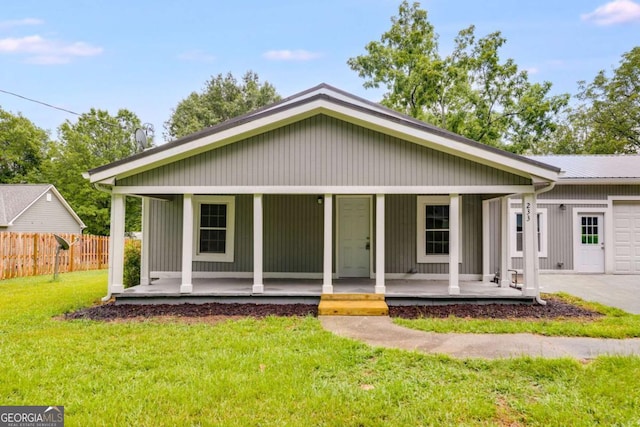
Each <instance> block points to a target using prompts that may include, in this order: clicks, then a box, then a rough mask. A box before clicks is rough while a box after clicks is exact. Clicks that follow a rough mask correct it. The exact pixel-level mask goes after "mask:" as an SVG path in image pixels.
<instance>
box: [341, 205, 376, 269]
mask: <svg viewBox="0 0 640 427" xmlns="http://www.w3.org/2000/svg"><path fill="white" fill-rule="evenodd" d="M370 221H371V197H340V198H338V251H337V252H338V254H337V255H338V275H339V277H369V276H370V260H371V238H370V237H371V235H370V233H371V222H370Z"/></svg>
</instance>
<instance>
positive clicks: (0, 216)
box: [0, 184, 86, 234]
mask: <svg viewBox="0 0 640 427" xmlns="http://www.w3.org/2000/svg"><path fill="white" fill-rule="evenodd" d="M84 228H86V226H85V225H84V223H83V222H82V220H81V219H80V217H79V216H78V215H77V214H76V213H75V212H74V211H73V209H72V208H71V206H69V204H68V203H67V201H66V200H65V199H64V197H62V195H61V194H60V193H59V192H58V190H56V188H55V187H54V186H53V185H51V184H2V185H0V233H1V232H3V231H5V232H28V233H75V234H80V233H82V229H84Z"/></svg>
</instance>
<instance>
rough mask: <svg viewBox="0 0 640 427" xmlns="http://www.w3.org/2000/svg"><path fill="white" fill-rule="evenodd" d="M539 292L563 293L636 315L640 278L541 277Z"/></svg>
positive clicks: (614, 276)
mask: <svg viewBox="0 0 640 427" xmlns="http://www.w3.org/2000/svg"><path fill="white" fill-rule="evenodd" d="M540 290H541V291H542V292H551V293H555V292H566V293H568V294H571V295H575V296H577V297H580V298H582V299H584V300H587V301H595V302H599V303H601V304H605V305H608V306H611V307H617V308H621V309H622V310H624V311H626V312H629V313H634V314H640V275H637V274H636V275H621V274H541V275H540Z"/></svg>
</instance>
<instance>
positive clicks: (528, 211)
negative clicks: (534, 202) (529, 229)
mask: <svg viewBox="0 0 640 427" xmlns="http://www.w3.org/2000/svg"><path fill="white" fill-rule="evenodd" d="M526 208H527V209H526V211H527V222H529V221H531V203H527V206H526Z"/></svg>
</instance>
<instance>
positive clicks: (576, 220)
mask: <svg viewBox="0 0 640 427" xmlns="http://www.w3.org/2000/svg"><path fill="white" fill-rule="evenodd" d="M607 211H608V209H607V208H606V207H602V208H574V209H573V218H572V221H573V226H572V228H571V230H572V233H571V240H572V246H573V251H572V253H573V269H574V270H575V271H576V273H584V274H603V273H605V272H606V271H607V255H608V253H609V252H614V251H613V250H611V251H608V250H607V248H608V247H609V245H607V235H608V234H609V233H608V232H607V222H613V221H612V220H611V219H610V218H609V215H607ZM591 213H594V214H602V221H603V224H602V234H603V242H604V271H603V272H602V273H588V272H581V271H578V270H577V268H576V266H577V262H578V257H579V256H580V253H579V252H580V244H579V243H578V241H579V240H580V239H579V238H578V236H581V235H582V231H581V226H582V224H581V223H580V215H582V214H591ZM611 247H612V246H611Z"/></svg>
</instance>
